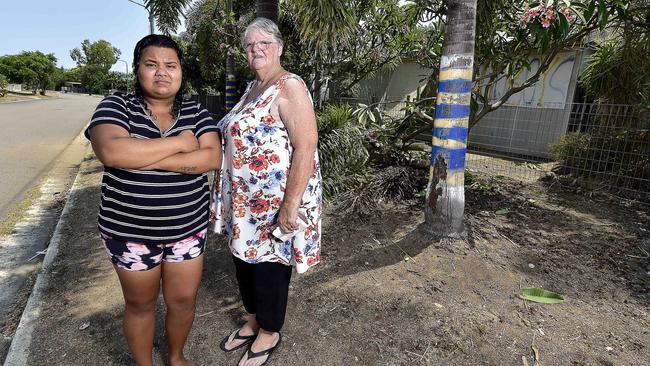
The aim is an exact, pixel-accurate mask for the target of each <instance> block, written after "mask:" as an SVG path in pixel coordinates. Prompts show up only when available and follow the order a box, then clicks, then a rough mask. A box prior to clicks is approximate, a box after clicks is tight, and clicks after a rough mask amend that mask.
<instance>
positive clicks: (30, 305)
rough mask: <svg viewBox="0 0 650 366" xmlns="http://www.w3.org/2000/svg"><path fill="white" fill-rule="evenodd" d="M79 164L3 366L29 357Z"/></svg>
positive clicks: (21, 364) (16, 364) (76, 185)
mask: <svg viewBox="0 0 650 366" xmlns="http://www.w3.org/2000/svg"><path fill="white" fill-rule="evenodd" d="M84 130H85V128H84ZM82 133H83V132H82ZM87 155H88V151H86V154H85V155H84V159H85V156H87ZM83 164H84V161H83V160H82V162H81V164H80V166H79V169H78V170H77V174H76V175H75V179H74V182H73V184H72V187H71V188H70V191H69V194H68V198H67V199H66V202H65V206H64V207H63V211H62V212H61V216H60V217H59V220H58V222H57V224H56V227H55V229H54V233H53V234H52V238H51V239H50V242H49V245H48V246H47V252H46V253H45V258H44V259H43V263H42V265H41V268H40V269H39V270H38V273H37V276H36V282H35V284H34V287H33V288H32V291H31V293H30V295H29V299H28V300H27V305H26V306H25V309H24V310H23V313H22V315H21V317H20V323H18V327H17V328H16V331H15V332H14V336H13V338H12V341H11V345H10V346H9V351H8V352H7V356H6V358H5V362H4V365H5V366H24V365H27V358H28V356H29V347H30V345H31V341H32V333H33V331H34V325H35V323H36V321H37V320H38V318H39V315H40V312H41V305H42V298H43V293H44V291H45V289H46V288H47V285H48V282H49V278H50V268H51V267H52V264H53V263H54V260H55V259H56V257H57V254H58V252H59V243H60V241H61V236H62V228H63V226H65V225H66V224H67V222H68V216H69V214H70V211H71V210H72V207H73V206H74V204H75V201H76V200H77V195H78V193H77V192H78V191H79V187H80V186H81V185H82V183H81V179H80V176H81V173H82V167H83Z"/></svg>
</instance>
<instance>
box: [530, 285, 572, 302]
mask: <svg viewBox="0 0 650 366" xmlns="http://www.w3.org/2000/svg"><path fill="white" fill-rule="evenodd" d="M519 297H520V298H522V299H524V300H528V301H533V302H539V303H542V304H561V303H563V302H564V298H563V297H562V296H561V295H560V294H558V293H555V292H553V291H549V290H545V289H543V288H537V287H528V288H522V289H521V293H520V294H519Z"/></svg>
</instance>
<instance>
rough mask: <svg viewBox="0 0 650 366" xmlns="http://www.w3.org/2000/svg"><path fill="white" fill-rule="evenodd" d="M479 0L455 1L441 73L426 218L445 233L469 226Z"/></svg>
mask: <svg viewBox="0 0 650 366" xmlns="http://www.w3.org/2000/svg"><path fill="white" fill-rule="evenodd" d="M476 1H477V0H449V2H448V8H447V29H446V30H445V39H444V42H443V48H442V56H441V60H440V74H439V77H438V80H439V81H438V92H437V101H436V117H435V121H434V124H433V138H432V145H433V146H432V149H431V170H430V174H429V185H428V186H427V200H426V207H425V217H426V221H427V224H428V226H429V227H430V228H431V229H432V230H433V231H434V232H438V233H441V234H450V233H460V232H462V231H463V230H464V225H463V213H464V210H465V174H464V170H465V153H466V150H467V137H468V123H469V116H470V100H471V93H472V74H473V65H474V37H475V27H476Z"/></svg>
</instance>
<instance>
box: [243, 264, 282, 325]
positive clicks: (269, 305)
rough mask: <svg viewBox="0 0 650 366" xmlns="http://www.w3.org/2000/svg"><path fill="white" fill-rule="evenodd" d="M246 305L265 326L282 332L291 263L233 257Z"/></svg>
mask: <svg viewBox="0 0 650 366" xmlns="http://www.w3.org/2000/svg"><path fill="white" fill-rule="evenodd" d="M233 261H234V262H235V270H236V272H237V282H238V283H239V292H240V293H241V297H242V301H243V302H244V308H245V309H246V311H247V312H248V313H250V314H255V315H256V318H257V322H258V323H259V324H260V326H261V327H262V329H264V330H267V331H269V332H279V331H280V329H282V325H283V324H284V315H285V313H286V311H287V297H288V296H289V281H290V280H291V270H292V268H291V266H285V265H284V264H281V263H271V262H262V263H256V264H251V263H246V262H244V261H242V260H241V259H239V258H237V257H235V256H233Z"/></svg>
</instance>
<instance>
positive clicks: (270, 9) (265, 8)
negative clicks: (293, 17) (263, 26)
mask: <svg viewBox="0 0 650 366" xmlns="http://www.w3.org/2000/svg"><path fill="white" fill-rule="evenodd" d="M279 12H280V2H279V0H257V1H256V2H255V15H256V16H257V17H259V18H266V19H271V20H272V21H274V22H276V23H277V22H278V18H279V15H278V14H279Z"/></svg>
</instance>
